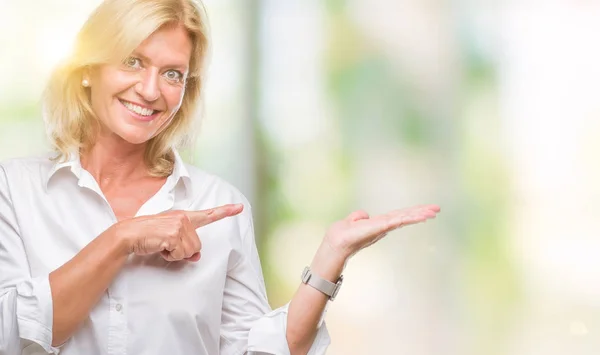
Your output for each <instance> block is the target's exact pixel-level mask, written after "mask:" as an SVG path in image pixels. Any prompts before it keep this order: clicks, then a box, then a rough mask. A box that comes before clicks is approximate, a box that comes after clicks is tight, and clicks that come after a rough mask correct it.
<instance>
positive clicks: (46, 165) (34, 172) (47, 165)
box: [0, 154, 55, 181]
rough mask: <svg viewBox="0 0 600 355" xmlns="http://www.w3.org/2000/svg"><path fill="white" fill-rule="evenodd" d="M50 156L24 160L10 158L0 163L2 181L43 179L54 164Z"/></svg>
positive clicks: (25, 158)
mask: <svg viewBox="0 0 600 355" xmlns="http://www.w3.org/2000/svg"><path fill="white" fill-rule="evenodd" d="M50 156H51V155H50V154H47V155H41V156H32V157H24V158H11V159H5V160H2V161H0V170H2V171H1V172H2V175H4V176H2V177H1V178H2V179H8V180H13V179H17V180H20V179H27V180H32V179H39V180H40V181H41V179H43V177H44V176H46V175H47V173H48V172H49V171H50V170H51V169H52V167H53V166H54V164H55V163H54V162H53V161H52V160H51V159H50Z"/></svg>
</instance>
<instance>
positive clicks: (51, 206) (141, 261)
mask: <svg viewBox="0 0 600 355" xmlns="http://www.w3.org/2000/svg"><path fill="white" fill-rule="evenodd" d="M228 203H243V204H244V211H243V212H242V213H241V214H239V215H238V216H235V217H230V218H227V219H224V220H221V221H218V222H215V223H212V224H209V225H207V226H204V227H202V228H200V229H199V230H198V231H199V235H200V238H201V240H202V246H203V247H202V258H201V259H200V261H199V262H196V263H194V262H187V261H179V262H170V263H169V262H166V261H165V260H163V259H162V258H161V257H160V256H158V255H153V256H146V257H140V256H131V257H130V258H129V260H128V262H127V263H126V265H125V267H124V268H123V269H122V271H121V272H120V273H119V274H118V275H117V277H116V278H115V279H114V280H113V282H112V283H111V284H110V286H109V287H108V289H107V290H106V292H105V293H104V294H103V295H102V297H101V299H100V301H99V302H98V303H97V304H96V306H95V307H94V308H93V309H92V311H91V313H90V315H89V318H87V319H86V321H85V322H84V323H83V325H82V326H81V328H79V330H78V331H77V332H76V333H75V334H74V335H73V336H72V337H71V338H70V339H69V340H68V341H67V342H66V343H65V344H64V345H62V346H61V347H60V348H54V347H52V346H51V343H52V297H51V293H50V284H49V281H48V275H49V273H50V272H51V271H53V270H55V269H57V268H58V267H60V266H61V265H63V264H64V263H65V262H67V261H68V260H69V259H71V258H72V257H73V256H75V254H77V253H78V252H79V251H80V250H81V249H82V248H83V247H84V246H85V245H86V244H88V243H89V242H90V241H91V240H92V239H94V238H95V237H96V236H98V235H99V234H101V233H102V232H104V231H105V230H106V229H107V228H108V227H110V226H111V225H112V224H114V223H116V222H117V220H116V217H115V215H114V213H113V212H112V210H111V208H110V206H109V204H108V202H107V200H106V198H105V197H104V195H103V194H102V191H101V190H100V188H99V187H98V184H97V183H96V181H95V180H94V178H93V177H92V176H91V174H90V173H89V172H88V171H86V170H85V169H83V168H82V167H81V164H80V161H79V157H78V156H73V157H72V158H71V159H70V160H69V161H68V162H65V163H57V164H55V163H53V162H52V161H50V160H49V159H48V158H30V159H13V160H9V161H5V162H3V163H2V164H0V355H5V354H6V355H13V354H29V355H31V354H58V353H60V354H63V355H83V354H85V355H117V354H118V355H124V354H132V355H134V354H135V355H138V354H141V355H146V354H148V355H150V354H168V355H192V354H193V355H215V354H222V355H230V354H231V355H242V354H246V353H248V354H252V353H257V354H258V353H266V354H277V355H279V354H289V349H288V345H287V342H286V337H285V333H286V321H287V309H288V307H287V305H286V306H284V307H281V308H279V309H276V310H274V311H272V310H271V308H270V307H269V304H268V301H267V295H266V292H265V285H264V280H263V276H262V270H261V267H260V261H259V257H258V252H257V250H256V245H255V241H254V231H253V225H252V213H251V210H250V205H249V203H248V201H247V200H246V198H245V197H244V196H243V195H242V194H241V193H240V192H239V191H238V190H237V189H236V188H234V187H233V186H231V185H230V184H228V183H226V182H225V181H223V180H221V179H219V178H218V177H216V176H213V175H210V174H207V173H205V172H203V171H201V170H199V169H198V168H195V167H193V166H189V165H187V164H184V163H183V161H182V160H181V158H180V157H179V155H177V154H176V162H175V169H174V172H173V174H172V175H171V176H169V177H168V179H167V181H166V183H165V184H164V186H163V187H162V188H161V189H160V191H158V192H157V193H156V195H154V196H153V197H152V198H151V199H150V200H149V201H148V202H146V203H145V204H144V205H143V206H142V207H141V209H140V210H139V211H138V213H137V215H138V216H141V215H151V214H156V213H160V212H163V211H166V210H170V209H183V210H202V209H208V208H211V207H216V206H219V205H224V204H228ZM73 297H77V295H73ZM329 343H330V339H329V335H328V332H327V329H326V327H325V324H324V323H323V322H322V321H321V323H320V327H319V331H318V334H317V337H316V339H315V341H314V343H313V345H312V347H311V350H310V352H309V354H314V355H317V354H325V351H326V349H327V346H328V345H329Z"/></svg>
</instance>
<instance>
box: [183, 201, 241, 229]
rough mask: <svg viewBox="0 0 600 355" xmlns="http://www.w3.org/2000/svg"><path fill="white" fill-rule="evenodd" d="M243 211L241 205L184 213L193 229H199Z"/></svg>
mask: <svg viewBox="0 0 600 355" xmlns="http://www.w3.org/2000/svg"><path fill="white" fill-rule="evenodd" d="M243 209H244V205H242V204H241V203H237V204H228V205H223V206H219V207H214V208H210V209H207V210H201V211H185V214H186V215H187V216H188V218H189V219H190V222H192V225H193V226H194V228H200V227H202V226H205V225H207V224H209V223H213V222H216V221H219V220H221V219H223V218H226V217H231V216H235V215H237V214H239V213H240V212H242V210H243Z"/></svg>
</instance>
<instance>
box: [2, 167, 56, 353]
mask: <svg viewBox="0 0 600 355" xmlns="http://www.w3.org/2000/svg"><path fill="white" fill-rule="evenodd" d="M0 270H1V272H0V355H13V354H20V353H21V352H22V350H23V349H24V348H25V347H27V348H28V349H32V348H37V349H39V348H41V349H43V351H45V352H46V353H48V354H58V352H59V350H58V349H57V348H54V347H52V294H51V292H50V282H49V279H48V275H43V276H39V277H34V278H32V277H31V273H30V270H29V264H28V261H27V255H26V254H25V248H24V245H23V241H22V240H21V237H20V235H19V227H18V224H17V220H16V216H15V212H14V209H13V204H12V198H11V196H10V191H9V188H8V179H7V176H6V172H5V170H4V168H3V167H2V166H0Z"/></svg>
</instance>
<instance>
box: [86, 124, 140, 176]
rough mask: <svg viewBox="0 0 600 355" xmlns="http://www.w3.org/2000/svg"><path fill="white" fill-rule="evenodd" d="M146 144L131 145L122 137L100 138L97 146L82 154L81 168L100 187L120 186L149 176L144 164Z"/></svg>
mask: <svg viewBox="0 0 600 355" xmlns="http://www.w3.org/2000/svg"><path fill="white" fill-rule="evenodd" d="M145 150H146V144H145V143H144V144H131V143H129V142H126V141H124V140H123V139H122V138H120V137H114V136H111V137H106V136H104V137H102V136H101V137H98V139H97V140H96V142H95V144H94V145H93V146H92V147H91V148H89V149H87V150H86V151H84V152H82V153H81V166H82V167H83V168H84V169H86V170H87V171H88V172H89V173H90V174H92V176H93V177H94V178H95V179H96V181H98V183H99V184H100V186H101V187H102V186H105V185H107V184H111V185H112V184H120V183H122V182H124V181H132V180H135V179H139V178H142V177H147V176H148V168H147V166H146V164H145V162H144V152H145Z"/></svg>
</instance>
